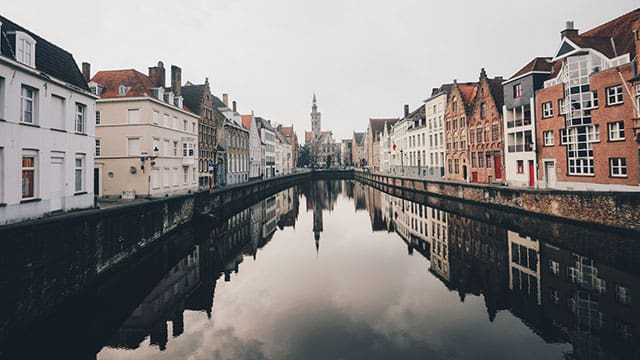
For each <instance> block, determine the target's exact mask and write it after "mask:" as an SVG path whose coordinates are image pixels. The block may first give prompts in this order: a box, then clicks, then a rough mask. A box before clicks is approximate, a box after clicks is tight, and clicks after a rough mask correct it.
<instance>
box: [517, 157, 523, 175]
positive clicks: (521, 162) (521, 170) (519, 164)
mask: <svg viewBox="0 0 640 360" xmlns="http://www.w3.org/2000/svg"><path fill="white" fill-rule="evenodd" d="M517 165H518V174H524V160H518V161H517Z"/></svg>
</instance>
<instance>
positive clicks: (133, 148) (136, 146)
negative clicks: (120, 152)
mask: <svg viewBox="0 0 640 360" xmlns="http://www.w3.org/2000/svg"><path fill="white" fill-rule="evenodd" d="M127 154H128V155H129V156H140V138H128V139H127Z"/></svg>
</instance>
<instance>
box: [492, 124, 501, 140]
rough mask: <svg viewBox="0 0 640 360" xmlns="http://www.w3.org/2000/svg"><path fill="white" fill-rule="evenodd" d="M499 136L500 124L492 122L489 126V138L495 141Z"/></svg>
mask: <svg viewBox="0 0 640 360" xmlns="http://www.w3.org/2000/svg"><path fill="white" fill-rule="evenodd" d="M499 138H500V126H499V125H498V124H493V125H492V127H491V140H493V141H497V140H498V139H499Z"/></svg>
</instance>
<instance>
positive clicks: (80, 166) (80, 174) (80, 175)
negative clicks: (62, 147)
mask: <svg viewBox="0 0 640 360" xmlns="http://www.w3.org/2000/svg"><path fill="white" fill-rule="evenodd" d="M75 180H76V181H75V192H77V193H78V192H81V191H83V189H84V155H83V154H76V161H75Z"/></svg>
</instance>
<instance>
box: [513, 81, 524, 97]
mask: <svg viewBox="0 0 640 360" xmlns="http://www.w3.org/2000/svg"><path fill="white" fill-rule="evenodd" d="M521 96H522V85H521V84H516V85H513V98H514V99H519V98H520V97H521Z"/></svg>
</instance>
